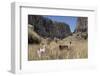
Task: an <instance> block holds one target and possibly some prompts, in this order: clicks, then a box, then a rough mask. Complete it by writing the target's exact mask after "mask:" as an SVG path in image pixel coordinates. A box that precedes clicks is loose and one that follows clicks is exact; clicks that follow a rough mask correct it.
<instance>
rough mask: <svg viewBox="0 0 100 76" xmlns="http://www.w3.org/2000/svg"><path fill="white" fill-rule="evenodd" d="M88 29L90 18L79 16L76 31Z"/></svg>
mask: <svg viewBox="0 0 100 76" xmlns="http://www.w3.org/2000/svg"><path fill="white" fill-rule="evenodd" d="M87 31H88V18H87V17H78V19H77V26H76V29H75V31H74V32H75V33H76V32H87Z"/></svg>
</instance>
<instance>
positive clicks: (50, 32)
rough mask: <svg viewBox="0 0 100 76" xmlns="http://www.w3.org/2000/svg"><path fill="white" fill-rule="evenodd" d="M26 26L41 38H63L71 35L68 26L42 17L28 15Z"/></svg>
mask: <svg viewBox="0 0 100 76" xmlns="http://www.w3.org/2000/svg"><path fill="white" fill-rule="evenodd" d="M28 24H31V25H32V26H33V27H34V31H35V32H36V33H38V34H39V35H40V36H42V37H50V38H55V37H56V38H60V39H62V38H65V37H67V36H69V35H70V34H71V30H70V27H69V25H68V24H65V23H61V22H56V21H52V20H51V19H48V18H46V17H44V16H39V15H28Z"/></svg>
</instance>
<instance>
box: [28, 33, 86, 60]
mask: <svg viewBox="0 0 100 76" xmlns="http://www.w3.org/2000/svg"><path fill="white" fill-rule="evenodd" d="M70 41H71V44H70ZM42 43H43V44H45V45H46V51H45V53H43V54H42V55H41V57H39V56H38V54H37V50H39V48H41V47H42ZM59 45H68V48H65V49H63V50H61V49H59ZM81 58H88V40H85V39H80V38H79V39H78V38H76V37H75V36H74V35H73V36H69V37H66V38H64V39H63V40H58V41H57V42H56V41H55V40H52V41H48V40H47V39H42V42H41V43H40V44H28V60H29V61H31V60H55V59H81Z"/></svg>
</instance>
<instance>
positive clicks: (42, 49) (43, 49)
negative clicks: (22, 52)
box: [37, 45, 46, 57]
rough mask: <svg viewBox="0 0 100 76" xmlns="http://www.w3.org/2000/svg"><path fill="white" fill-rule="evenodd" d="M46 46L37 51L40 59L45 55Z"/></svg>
mask: <svg viewBox="0 0 100 76" xmlns="http://www.w3.org/2000/svg"><path fill="white" fill-rule="evenodd" d="M45 51H46V50H45V45H44V46H43V48H40V49H39V50H37V54H38V56H39V57H41V55H42V53H45Z"/></svg>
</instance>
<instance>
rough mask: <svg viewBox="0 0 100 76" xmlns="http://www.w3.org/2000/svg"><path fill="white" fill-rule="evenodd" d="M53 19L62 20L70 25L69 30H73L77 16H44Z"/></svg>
mask: <svg viewBox="0 0 100 76" xmlns="http://www.w3.org/2000/svg"><path fill="white" fill-rule="evenodd" d="M45 17H47V18H49V19H51V20H53V21H57V22H64V23H66V24H68V25H69V26H70V29H71V32H74V29H75V27H76V24H77V17H73V16H45Z"/></svg>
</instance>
